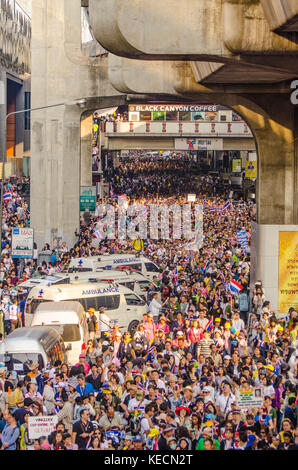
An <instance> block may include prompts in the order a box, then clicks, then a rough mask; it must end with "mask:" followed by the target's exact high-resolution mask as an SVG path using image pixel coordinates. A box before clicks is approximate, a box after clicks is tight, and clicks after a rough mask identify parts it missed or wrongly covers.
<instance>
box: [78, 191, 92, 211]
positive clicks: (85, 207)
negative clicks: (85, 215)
mask: <svg viewBox="0 0 298 470" xmlns="http://www.w3.org/2000/svg"><path fill="white" fill-rule="evenodd" d="M95 208H96V187H95V186H94V187H93V186H81V194H80V211H81V212H95Z"/></svg>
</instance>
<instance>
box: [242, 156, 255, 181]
mask: <svg viewBox="0 0 298 470" xmlns="http://www.w3.org/2000/svg"><path fill="white" fill-rule="evenodd" d="M256 177H257V162H256V161H252V162H245V178H249V179H250V180H252V179H256Z"/></svg>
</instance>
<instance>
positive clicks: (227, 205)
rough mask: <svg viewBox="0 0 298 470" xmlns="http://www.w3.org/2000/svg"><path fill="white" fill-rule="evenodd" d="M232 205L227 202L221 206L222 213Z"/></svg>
mask: <svg viewBox="0 0 298 470" xmlns="http://www.w3.org/2000/svg"><path fill="white" fill-rule="evenodd" d="M231 205H232V202H231V201H227V202H226V203H225V205H224V206H223V208H222V210H223V211H224V210H225V209H228V207H230V206H231Z"/></svg>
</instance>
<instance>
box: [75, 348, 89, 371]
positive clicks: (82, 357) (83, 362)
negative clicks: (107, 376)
mask: <svg viewBox="0 0 298 470" xmlns="http://www.w3.org/2000/svg"><path fill="white" fill-rule="evenodd" d="M79 366H83V367H84V371H85V375H88V374H89V372H90V365H89V363H88V362H87V361H86V354H84V353H81V354H80V355H79V362H77V364H75V367H79Z"/></svg>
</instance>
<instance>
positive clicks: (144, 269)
mask: <svg viewBox="0 0 298 470" xmlns="http://www.w3.org/2000/svg"><path fill="white" fill-rule="evenodd" d="M107 267H109V268H110V269H112V270H114V269H118V268H119V267H121V268H124V269H125V268H132V269H134V270H135V271H139V272H140V273H141V274H143V275H144V276H146V277H148V279H150V280H153V278H154V276H157V277H158V275H159V273H160V269H159V267H158V266H157V265H156V264H155V263H153V262H152V261H151V260H150V259H149V258H146V257H145V256H138V255H136V254H115V255H109V254H107V255H101V256H89V257H86V258H72V259H71V261H70V263H69V266H68V272H69V273H79V272H88V271H89V272H91V271H92V272H96V271H97V270H101V269H103V268H107Z"/></svg>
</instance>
